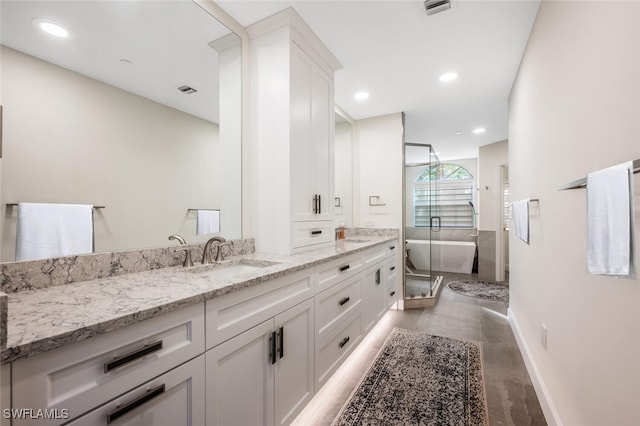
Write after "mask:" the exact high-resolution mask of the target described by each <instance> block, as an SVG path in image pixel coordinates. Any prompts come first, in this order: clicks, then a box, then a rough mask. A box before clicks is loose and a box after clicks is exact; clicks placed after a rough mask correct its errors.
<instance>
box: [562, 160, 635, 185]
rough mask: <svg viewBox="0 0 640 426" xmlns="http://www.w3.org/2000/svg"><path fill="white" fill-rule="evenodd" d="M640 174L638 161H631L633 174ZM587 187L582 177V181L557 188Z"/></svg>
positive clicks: (585, 180)
mask: <svg viewBox="0 0 640 426" xmlns="http://www.w3.org/2000/svg"><path fill="white" fill-rule="evenodd" d="M636 173H640V159H639V160H633V174H636ZM586 187H587V178H586V177H583V178H582V179H578V180H574V181H573V182H569V183H567V184H566V185H562V186H561V187H560V188H558V191H566V190H568V189H581V188H586Z"/></svg>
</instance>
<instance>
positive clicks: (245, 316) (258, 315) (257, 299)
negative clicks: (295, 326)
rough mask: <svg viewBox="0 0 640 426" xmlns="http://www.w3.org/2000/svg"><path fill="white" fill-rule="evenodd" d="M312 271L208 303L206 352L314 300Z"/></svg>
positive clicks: (290, 275) (295, 274)
mask: <svg viewBox="0 0 640 426" xmlns="http://www.w3.org/2000/svg"><path fill="white" fill-rule="evenodd" d="M312 271H313V269H312V268H309V269H305V270H302V271H299V272H295V273H293V274H289V275H286V276H284V277H280V278H276V279H274V280H272V281H269V282H265V283H264V284H260V285H256V286H253V287H250V288H246V289H244V290H240V291H237V292H235V293H230V294H227V295H224V296H220V297H216V298H213V299H210V300H207V301H206V312H207V344H206V346H207V349H211V348H213V347H214V346H217V345H219V344H220V343H222V342H224V341H225V340H228V339H230V338H232V337H234V336H237V335H238V334H240V333H242V332H243V331H245V330H248V329H249V328H251V327H254V326H256V325H258V324H260V323H261V322H263V321H266V320H267V319H269V318H271V317H273V316H275V315H277V314H279V313H280V312H282V311H285V310H287V309H289V308H291V307H292V306H294V305H296V304H298V303H300V302H302V301H304V300H306V299H309V298H311V297H313V295H314V293H315V288H314V285H313V279H312Z"/></svg>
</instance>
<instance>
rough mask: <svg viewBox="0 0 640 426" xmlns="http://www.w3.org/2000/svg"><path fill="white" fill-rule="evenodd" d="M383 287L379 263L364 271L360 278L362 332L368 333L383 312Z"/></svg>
mask: <svg viewBox="0 0 640 426" xmlns="http://www.w3.org/2000/svg"><path fill="white" fill-rule="evenodd" d="M385 287H386V285H385V284H384V283H383V278H382V267H381V265H376V266H375V267H373V268H370V269H368V270H367V271H365V273H364V277H363V279H362V300H363V302H364V309H363V313H362V315H363V321H362V322H363V324H364V334H366V333H368V332H369V331H370V330H371V328H373V326H374V325H375V324H376V322H377V321H378V318H379V317H380V316H382V314H384V311H385V309H386V298H385V291H386V290H385Z"/></svg>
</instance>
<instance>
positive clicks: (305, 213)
mask: <svg viewBox="0 0 640 426" xmlns="http://www.w3.org/2000/svg"><path fill="white" fill-rule="evenodd" d="M290 72H291V111H290V114H291V140H290V149H291V153H290V162H291V166H290V173H291V175H290V182H291V215H292V219H293V220H294V221H305V220H313V219H315V218H316V217H315V216H316V210H317V209H318V202H317V197H318V195H319V194H318V193H317V192H314V191H315V188H314V186H315V184H314V183H313V179H314V177H313V168H312V165H313V155H314V152H313V151H312V147H311V132H310V129H311V74H312V72H313V70H312V61H311V58H309V56H308V55H307V54H306V53H304V52H303V51H302V50H301V49H300V48H299V47H298V46H297V45H295V44H293V45H292V47H291V70H290Z"/></svg>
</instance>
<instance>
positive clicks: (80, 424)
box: [68, 355, 205, 426]
mask: <svg viewBox="0 0 640 426" xmlns="http://www.w3.org/2000/svg"><path fill="white" fill-rule="evenodd" d="M203 371H204V355H200V356H199V357H198V358H195V359H193V360H191V361H189V362H187V363H185V364H182V365H181V366H179V367H177V368H175V369H173V370H171V371H169V372H167V373H165V374H163V375H161V376H160V377H157V378H155V379H153V380H151V381H149V382H147V383H145V384H144V385H143V386H140V387H138V388H136V389H133V390H132V391H130V392H127V393H126V394H124V395H122V396H120V397H118V398H116V399H115V400H113V401H110V402H109V403H107V404H105V405H103V406H101V407H99V408H97V409H95V410H93V411H91V412H90V413H88V414H85V415H84V416H82V417H80V418H78V419H76V420H74V421H72V422H71V423H68V425H69V426H103V425H114V426H138V425H158V426H162V425H181V426H200V425H203V424H204V423H205V409H204V403H205V386H204V376H203V374H202V372H203Z"/></svg>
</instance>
